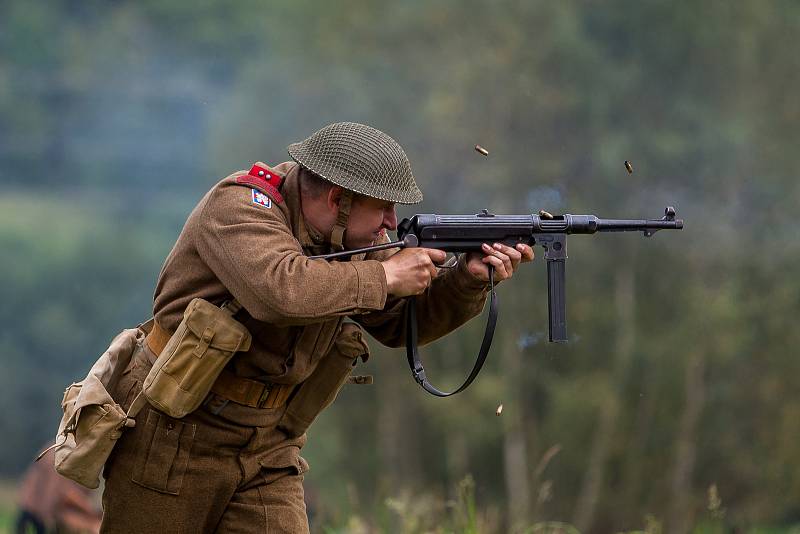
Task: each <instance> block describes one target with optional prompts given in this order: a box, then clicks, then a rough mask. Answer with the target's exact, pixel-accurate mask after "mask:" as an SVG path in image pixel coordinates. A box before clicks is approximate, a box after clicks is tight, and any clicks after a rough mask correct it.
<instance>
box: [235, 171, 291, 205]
mask: <svg viewBox="0 0 800 534" xmlns="http://www.w3.org/2000/svg"><path fill="white" fill-rule="evenodd" d="M236 183H237V184H247V185H252V186H254V187H258V188H259V189H263V190H264V191H265V192H267V193H269V194H270V195H271V196H272V197H273V198H274V199H275V201H276V202H283V196H282V195H281V192H280V187H281V184H282V183H283V178H282V177H281V176H279V175H277V174H275V173H274V172H272V171H271V170H269V169H268V168H266V167H262V166H261V165H253V168H252V169H250V172H249V173H247V174H243V175H242V176H237V177H236Z"/></svg>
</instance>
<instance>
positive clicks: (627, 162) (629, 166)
mask: <svg viewBox="0 0 800 534" xmlns="http://www.w3.org/2000/svg"><path fill="white" fill-rule="evenodd" d="M625 169H626V170H627V171H628V174H633V165H631V162H630V161H628V160H625Z"/></svg>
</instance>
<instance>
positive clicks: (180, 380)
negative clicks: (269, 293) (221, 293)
mask: <svg viewBox="0 0 800 534" xmlns="http://www.w3.org/2000/svg"><path fill="white" fill-rule="evenodd" d="M240 308H241V305H240V304H239V303H238V302H236V300H233V301H231V302H228V303H226V304H224V305H223V306H222V307H217V306H214V305H213V304H211V303H210V302H208V301H206V300H203V299H201V298H196V299H194V300H192V301H191V302H190V303H189V306H187V308H186V310H185V311H184V313H183V320H182V321H181V322H180V324H179V325H178V328H177V330H176V331H175V333H174V334H172V336H171V337H170V338H169V340H168V341H167V343H166V345H165V346H164V348H163V350H161V351H160V353H156V354H158V358H157V359H156V361H155V363H154V364H153V367H152V368H151V369H150V372H149V373H148V375H147V377H146V378H145V380H144V384H143V386H142V387H143V393H144V395H145V397H146V398H147V400H148V402H150V404H152V405H153V406H155V407H156V408H158V409H159V410H161V411H162V412H164V413H166V414H167V415H169V416H170V417H174V418H176V419H177V418H181V417H184V416H185V415H186V414H188V413H191V412H193V411H194V410H196V409H197V408H198V407H199V406H200V404H202V402H203V400H205V398H206V396H207V395H208V394H209V392H210V391H211V388H212V386H213V385H214V383H215V382H216V381H217V378H218V377H219V376H220V373H221V372H222V370H223V368H224V367H225V365H226V364H227V363H228V362H229V361H230V359H231V358H232V357H233V355H234V354H235V353H236V352H239V351H246V350H248V349H249V348H250V341H251V336H250V332H248V331H247V328H245V327H244V325H242V324H241V323H240V322H238V321H237V320H235V319H234V318H233V314H235V313H236V312H237V311H238V310H239V309H240ZM148 345H149V346H151V347H152V345H153V343H150V342H148Z"/></svg>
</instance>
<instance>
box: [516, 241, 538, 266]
mask: <svg viewBox="0 0 800 534" xmlns="http://www.w3.org/2000/svg"><path fill="white" fill-rule="evenodd" d="M517 250H519V252H520V254H522V263H527V262H529V261H533V257H534V253H533V247H531V246H530V245H526V244H524V243H518V244H517Z"/></svg>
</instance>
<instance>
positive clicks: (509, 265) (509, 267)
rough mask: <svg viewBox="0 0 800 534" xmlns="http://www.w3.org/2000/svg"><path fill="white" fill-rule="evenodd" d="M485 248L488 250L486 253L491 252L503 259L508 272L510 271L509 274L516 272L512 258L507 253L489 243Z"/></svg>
mask: <svg viewBox="0 0 800 534" xmlns="http://www.w3.org/2000/svg"><path fill="white" fill-rule="evenodd" d="M496 245H497V244H496ZM487 249H488V250H487ZM484 250H486V254H490V255H492V256H494V257H495V258H498V259H499V260H500V261H502V262H503V266H504V267H505V269H506V272H507V273H508V275H509V276H511V273H512V272H514V264H513V263H511V258H509V257H508V256H507V255H506V254H504V253H503V252H501V251H500V250H497V249H496V248H492V247H489V246H488V245H486V246H485V249H484Z"/></svg>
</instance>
